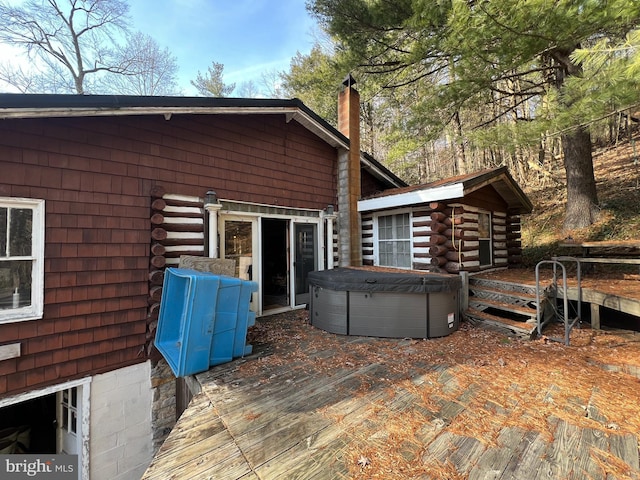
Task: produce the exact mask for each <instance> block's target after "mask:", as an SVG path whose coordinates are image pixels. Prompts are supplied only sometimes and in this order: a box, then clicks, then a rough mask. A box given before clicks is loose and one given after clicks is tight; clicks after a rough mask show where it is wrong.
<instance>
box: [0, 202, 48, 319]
mask: <svg viewBox="0 0 640 480" xmlns="http://www.w3.org/2000/svg"><path fill="white" fill-rule="evenodd" d="M43 290H44V200H32V199H24V198H5V197H0V323H6V322H10V321H17V320H33V319H35V318H41V317H42V309H43Z"/></svg>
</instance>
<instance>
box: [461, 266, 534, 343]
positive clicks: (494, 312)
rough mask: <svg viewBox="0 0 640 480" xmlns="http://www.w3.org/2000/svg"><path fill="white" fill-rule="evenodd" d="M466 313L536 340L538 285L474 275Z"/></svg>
mask: <svg viewBox="0 0 640 480" xmlns="http://www.w3.org/2000/svg"><path fill="white" fill-rule="evenodd" d="M543 301H545V302H546V297H545V298H544V299H543ZM463 316H464V317H465V318H466V319H467V320H468V321H471V322H473V323H476V324H479V325H482V326H485V327H488V328H492V329H495V330H499V331H501V332H504V333H506V334H508V335H515V336H517V337H520V338H527V339H532V338H534V337H535V336H536V334H537V305H536V287H535V285H524V284H519V283H512V282H505V281H502V280H489V279H486V278H482V277H477V276H471V277H469V308H468V309H467V310H466V311H465V312H464V313H463Z"/></svg>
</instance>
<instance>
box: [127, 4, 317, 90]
mask: <svg viewBox="0 0 640 480" xmlns="http://www.w3.org/2000/svg"><path fill="white" fill-rule="evenodd" d="M304 4H305V1H304V0H130V2H129V5H130V14H131V19H132V24H133V29H134V30H140V31H141V32H143V33H146V34H148V35H151V36H152V37H153V38H154V39H155V40H156V41H157V42H158V43H159V44H160V46H161V47H162V48H164V47H168V48H169V50H170V51H171V52H172V53H173V55H175V56H176V57H177V60H178V65H179V66H180V71H179V78H180V82H179V83H180V87H181V88H182V89H183V90H184V93H185V94H187V95H193V94H195V93H196V92H195V89H194V88H193V87H192V86H191V84H190V80H193V79H195V78H196V76H197V74H198V71H200V72H202V73H203V74H204V73H206V72H207V68H208V67H209V66H210V65H211V62H213V61H215V62H218V63H222V64H223V65H224V77H223V78H224V81H225V83H227V84H230V83H236V87H237V86H239V85H240V84H241V83H242V82H246V81H249V80H252V81H253V82H254V83H255V84H256V86H258V87H259V86H260V81H261V77H262V73H263V72H266V71H274V70H276V71H288V70H289V65H290V61H291V58H293V57H294V56H295V55H296V52H301V53H303V54H306V53H309V51H310V50H311V47H312V46H313V43H314V32H315V25H316V24H315V21H314V20H313V19H312V18H311V17H310V16H309V15H308V14H307V11H306V10H305V5H304Z"/></svg>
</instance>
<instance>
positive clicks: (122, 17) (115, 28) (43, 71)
mask: <svg viewBox="0 0 640 480" xmlns="http://www.w3.org/2000/svg"><path fill="white" fill-rule="evenodd" d="M128 11H129V6H128V4H127V3H126V2H124V1H122V0H28V1H27V2H25V3H24V4H23V5H22V6H20V7H13V6H11V5H9V4H8V3H7V2H0V42H3V43H6V44H8V45H13V46H16V47H19V48H21V49H23V50H24V51H25V52H26V53H27V54H28V58H29V59H30V61H31V62H32V64H33V65H34V66H35V68H36V69H37V71H36V72H35V73H34V74H35V75H39V76H40V78H41V81H40V82H39V83H40V84H39V88H42V86H43V85H47V89H46V91H51V90H54V91H57V90H58V89H60V88H61V86H64V85H65V84H69V86H70V87H71V89H70V90H69V91H74V90H75V92H76V93H79V94H82V93H85V92H86V91H89V90H90V82H89V81H88V77H90V76H91V77H100V76H101V75H102V74H105V73H116V74H130V73H132V71H135V70H133V66H134V64H135V61H136V58H131V57H128V56H123V55H121V54H119V53H121V52H120V51H119V49H118V46H117V38H118V36H119V35H124V34H126V33H127V30H128V26H129V18H128V16H127V15H128ZM7 68H8V67H5V68H4V69H3V70H2V72H5V73H4V74H2V73H0V74H2V77H0V79H1V80H4V81H6V82H9V83H11V84H12V85H14V86H15V87H16V88H18V89H21V90H23V91H33V90H32V89H33V86H34V85H33V84H30V83H29V82H28V81H27V83H21V84H18V85H16V84H15V83H14V82H16V83H20V82H24V81H25V80H28V76H27V78H25V77H24V73H25V72H20V70H19V69H18V70H17V71H15V70H14V72H13V74H11V73H6V72H7ZM62 78H66V79H68V80H66V81H63V80H62Z"/></svg>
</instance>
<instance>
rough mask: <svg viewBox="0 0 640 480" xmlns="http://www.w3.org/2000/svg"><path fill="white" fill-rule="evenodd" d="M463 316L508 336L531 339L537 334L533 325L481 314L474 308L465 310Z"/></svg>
mask: <svg viewBox="0 0 640 480" xmlns="http://www.w3.org/2000/svg"><path fill="white" fill-rule="evenodd" d="M463 316H464V317H465V318H467V319H470V320H475V321H478V322H479V323H481V324H483V325H484V326H487V327H489V328H493V329H496V330H498V331H501V332H504V333H506V334H508V335H516V336H517V337H520V338H526V339H532V338H534V337H535V336H536V333H537V327H536V325H535V324H532V323H527V322H518V321H517V320H511V319H508V318H504V317H498V316H496V315H491V314H489V313H485V312H481V311H479V310H476V309H474V308H469V309H468V310H466V311H465V312H464V313H463Z"/></svg>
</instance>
